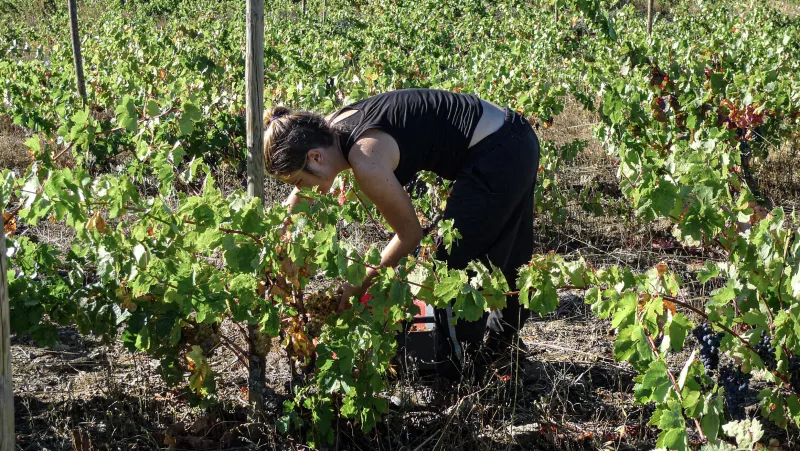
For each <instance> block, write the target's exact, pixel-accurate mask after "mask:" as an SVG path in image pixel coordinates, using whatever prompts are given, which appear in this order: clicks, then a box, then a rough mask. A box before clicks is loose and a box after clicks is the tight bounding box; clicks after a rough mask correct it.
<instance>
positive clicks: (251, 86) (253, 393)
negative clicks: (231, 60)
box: [245, 0, 267, 419]
mask: <svg viewBox="0 0 800 451" xmlns="http://www.w3.org/2000/svg"><path fill="white" fill-rule="evenodd" d="M245 85H246V93H245V96H246V97H247V104H246V106H247V194H248V195H249V196H253V197H258V198H259V199H261V200H262V201H263V200H264V0H247V57H246V62H245ZM247 330H248V335H249V377H248V382H247V385H248V387H247V393H248V399H249V400H250V408H251V415H252V416H253V417H254V419H256V418H255V417H260V416H261V414H262V413H263V411H264V399H263V395H262V394H263V389H264V386H265V384H266V379H267V374H266V370H267V369H266V366H265V362H266V359H265V358H264V356H262V355H260V354H259V353H258V352H257V351H256V348H257V347H256V344H255V343H257V340H256V337H257V334H258V333H259V332H258V326H257V325H256V326H249V327H248V329H247Z"/></svg>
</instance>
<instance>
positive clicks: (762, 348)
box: [753, 330, 778, 371]
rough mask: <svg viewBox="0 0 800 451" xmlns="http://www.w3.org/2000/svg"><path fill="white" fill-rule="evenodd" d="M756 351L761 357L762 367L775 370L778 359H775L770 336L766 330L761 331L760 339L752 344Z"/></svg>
mask: <svg viewBox="0 0 800 451" xmlns="http://www.w3.org/2000/svg"><path fill="white" fill-rule="evenodd" d="M753 349H755V350H756V353H757V354H758V356H759V357H761V361H763V362H764V367H766V368H767V369H768V370H769V371H775V370H776V369H777V368H778V361H777V360H776V359H775V347H774V346H772V337H770V336H769V334H768V333H767V331H766V330H762V331H761V340H760V341H759V342H758V344H756V345H755V346H753Z"/></svg>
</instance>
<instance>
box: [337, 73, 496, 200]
mask: <svg viewBox="0 0 800 451" xmlns="http://www.w3.org/2000/svg"><path fill="white" fill-rule="evenodd" d="M346 110H357V111H358V113H354V114H352V115H351V116H350V117H348V118H346V119H344V120H342V121H340V122H339V123H337V124H336V128H337V129H339V130H340V131H342V133H341V134H340V138H339V139H340V145H341V149H342V152H343V153H344V156H345V158H348V156H349V154H350V148H351V147H352V146H353V144H355V142H356V141H357V140H358V138H360V137H361V135H362V134H363V133H364V132H365V131H367V130H370V129H378V130H380V131H382V132H384V133H387V134H388V135H390V136H391V137H392V138H394V140H395V141H396V142H397V146H398V147H399V149H400V161H399V163H398V165H397V168H396V169H395V171H394V174H395V176H396V177H397V180H399V181H400V184H401V185H405V184H407V183H408V182H410V181H411V179H412V177H414V175H415V174H416V173H417V172H419V171H421V170H427V171H432V172H434V173H436V174H437V175H439V176H441V177H443V178H445V179H448V180H453V179H454V178H455V177H456V174H458V170H459V169H460V168H461V165H462V163H463V161H464V160H465V159H466V157H467V154H468V152H467V149H468V148H469V142H470V141H471V140H472V134H473V132H474V131H475V127H476V126H477V125H478V121H479V120H480V117H481V114H482V113H483V106H482V105H481V101H480V99H478V98H477V97H475V96H473V95H470V94H457V93H453V92H450V91H439V90H432V89H400V90H397V91H390V92H387V93H383V94H379V95H376V96H373V97H369V98H367V99H363V100H360V101H358V102H356V103H353V104H351V105H348V106H346V107H344V108H342V109H341V110H340V111H339V112H337V113H336V115H337V116H338V115H339V114H341V112H342V111H346ZM334 117H335V116H334Z"/></svg>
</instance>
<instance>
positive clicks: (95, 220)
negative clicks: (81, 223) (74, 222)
mask: <svg viewBox="0 0 800 451" xmlns="http://www.w3.org/2000/svg"><path fill="white" fill-rule="evenodd" d="M86 230H88V231H90V232H94V231H95V230H97V231H98V232H100V233H107V232H108V227H107V226H106V220H105V219H103V216H101V215H100V212H99V211H96V212H94V214H93V215H92V217H91V218H89V221H87V222H86Z"/></svg>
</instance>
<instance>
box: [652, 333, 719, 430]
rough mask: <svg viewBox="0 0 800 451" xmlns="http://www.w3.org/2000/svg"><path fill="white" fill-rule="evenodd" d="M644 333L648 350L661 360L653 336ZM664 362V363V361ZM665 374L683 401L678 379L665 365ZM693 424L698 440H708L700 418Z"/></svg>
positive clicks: (695, 419)
mask: <svg viewBox="0 0 800 451" xmlns="http://www.w3.org/2000/svg"><path fill="white" fill-rule="evenodd" d="M644 335H645V337H647V343H648V344H649V345H650V350H651V351H653V354H655V356H656V359H658V360H661V355H660V354H659V353H658V348H656V344H655V342H653V337H652V336H651V335H650V332H648V331H647V329H646V328H645V329H644ZM664 362H665V363H666V361H664ZM667 376H669V380H670V381H671V382H672V387H673V388H674V389H675V394H676V395H677V396H678V400H679V401H680V402H681V403H683V396H681V389H680V387H678V381H676V380H675V376H674V375H673V374H672V371H670V370H669V367H667ZM694 425H695V427H697V433H698V434H700V440H702V441H703V442H706V441H708V440H707V439H706V436H705V434H703V428H702V427H701V426H700V420H698V419H697V418H694Z"/></svg>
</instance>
